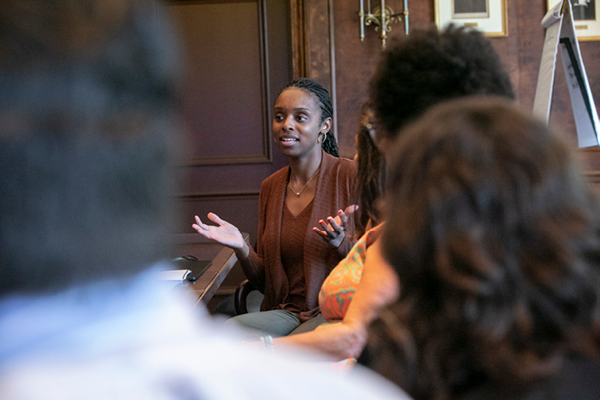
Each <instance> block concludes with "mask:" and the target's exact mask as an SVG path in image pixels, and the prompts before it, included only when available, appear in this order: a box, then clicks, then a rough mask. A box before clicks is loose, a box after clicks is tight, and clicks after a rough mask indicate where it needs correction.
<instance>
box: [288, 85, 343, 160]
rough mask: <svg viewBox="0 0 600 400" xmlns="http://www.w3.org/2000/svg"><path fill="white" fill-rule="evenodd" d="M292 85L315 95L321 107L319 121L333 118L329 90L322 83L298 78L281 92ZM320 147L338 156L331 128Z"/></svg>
mask: <svg viewBox="0 0 600 400" xmlns="http://www.w3.org/2000/svg"><path fill="white" fill-rule="evenodd" d="M292 87H295V88H298V89H302V90H304V91H305V92H307V93H310V94H312V95H313V96H314V97H315V99H316V100H317V102H318V104H319V107H320V108H321V121H320V123H323V121H325V119H326V118H332V119H333V103H332V102H331V96H329V92H328V91H327V89H325V88H324V87H323V85H321V84H320V83H319V82H317V81H314V80H312V79H309V78H298V79H294V80H293V81H291V82H290V83H288V84H287V85H286V86H285V87H284V88H283V89H281V91H282V92H283V91H284V90H286V89H289V88H292ZM321 147H323V150H325V152H326V153H329V154H331V155H332V156H334V157H339V156H340V152H339V148H338V144H337V141H336V140H335V136H333V133H331V130H329V131H327V133H326V135H325V140H324V141H323V143H321Z"/></svg>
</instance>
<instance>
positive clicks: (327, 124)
mask: <svg viewBox="0 0 600 400" xmlns="http://www.w3.org/2000/svg"><path fill="white" fill-rule="evenodd" d="M330 129H331V118H330V117H328V118H325V121H323V123H322V124H321V130H320V131H319V133H327V132H329V130H330Z"/></svg>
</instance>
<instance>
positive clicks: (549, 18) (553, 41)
mask: <svg viewBox="0 0 600 400" xmlns="http://www.w3.org/2000/svg"><path fill="white" fill-rule="evenodd" d="M542 26H543V27H544V28H546V39H545V42H544V50H543V53H542V62H541V64H540V73H539V75H538V82H537V89H536V92H535V100H534V102H533V113H534V114H535V115H537V116H538V117H540V118H544V119H545V121H548V119H549V118H550V108H551V103H552V89H553V86H554V71H555V68H556V53H557V49H558V47H559V44H560V54H561V59H562V63H563V67H564V70H565V76H566V78H567V85H568V87H569V95H570V97H571V106H572V107H573V116H574V117H575V126H576V128H577V142H578V144H579V147H590V146H598V145H599V144H600V139H599V138H598V134H599V132H598V128H599V127H600V122H599V121H598V112H597V111H596V104H595V103H594V98H593V97H592V92H591V90H590V84H589V82H588V78H587V75H586V73H585V68H584V66H583V61H582V60H581V52H580V51H579V42H578V41H577V36H576V34H575V27H574V24H573V15H572V8H571V2H570V0H563V1H561V3H559V4H557V5H556V6H554V7H553V8H552V9H551V10H549V11H548V12H547V13H546V15H545V16H544V18H543V19H542Z"/></svg>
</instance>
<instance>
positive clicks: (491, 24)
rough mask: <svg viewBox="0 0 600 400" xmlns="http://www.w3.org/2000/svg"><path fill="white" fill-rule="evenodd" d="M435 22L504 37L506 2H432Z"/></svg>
mask: <svg viewBox="0 0 600 400" xmlns="http://www.w3.org/2000/svg"><path fill="white" fill-rule="evenodd" d="M552 1H553V0H552ZM434 4H435V22H436V24H437V26H438V27H439V28H444V27H445V26H447V25H448V24H454V25H456V26H467V27H471V28H475V29H477V30H479V31H481V32H483V33H484V34H485V35H486V36H506V35H508V29H507V25H506V0H434Z"/></svg>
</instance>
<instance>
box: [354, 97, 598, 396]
mask: <svg viewBox="0 0 600 400" xmlns="http://www.w3.org/2000/svg"><path fill="white" fill-rule="evenodd" d="M576 158H577V157H576V155H575V154H573V152H572V151H571V150H570V149H569V147H568V146H567V144H566V143H565V142H564V141H563V140H562V139H561V137H559V136H558V135H556V134H555V133H553V132H552V131H551V130H550V129H549V128H548V127H547V125H546V124H545V123H543V122H542V121H537V120H535V119H534V118H532V117H531V116H530V115H528V114H525V113H523V112H522V111H520V110H519V109H517V108H516V107H515V106H514V105H513V103H508V102H505V101H504V100H500V99H497V98H487V99H485V98H470V99H463V100H456V101H454V102H451V103H447V104H444V105H440V106H439V107H436V108H435V109H434V110H431V111H430V112H428V113H427V114H426V115H425V116H424V117H423V118H422V119H420V120H419V122H417V123H416V124H414V125H412V126H410V127H408V128H407V129H405V130H404V131H403V133H402V135H401V137H400V139H399V141H398V142H397V143H396V147H395V149H394V151H393V159H394V161H393V163H392V166H391V174H392V176H391V180H390V186H389V188H388V190H389V191H388V196H387V203H386V204H387V213H386V215H387V222H386V225H385V227H384V231H383V233H382V236H381V238H380V240H379V241H378V243H382V246H383V251H384V253H383V254H384V256H385V258H386V259H387V260H388V261H389V262H390V264H391V265H392V266H393V268H394V270H395V271H396V273H397V275H398V278H399V279H400V281H401V282H402V291H401V292H400V297H399V299H398V300H397V301H396V302H395V303H394V304H393V305H391V306H389V307H388V308H387V309H384V310H382V311H381V312H380V318H379V319H378V320H376V321H375V322H374V323H373V325H372V326H371V329H370V330H369V341H368V346H367V349H366V351H365V353H363V358H361V362H363V363H365V364H366V365H368V366H370V367H371V368H373V369H374V370H376V371H377V372H379V373H380V374H382V375H383V376H385V377H387V378H388V379H390V380H392V381H393V382H395V383H397V384H398V385H399V386H401V387H402V388H403V389H404V390H406V391H407V392H408V393H409V394H410V395H411V396H413V397H414V398H415V399H504V398H511V399H557V400H560V399H598V398H600V385H598V384H597V382H598V381H599V380H600V358H599V357H600V206H599V203H598V201H597V199H596V197H595V196H594V193H593V192H592V189H591V188H590V186H589V184H588V183H587V182H586V178H585V176H583V174H582V172H581V170H580V169H579V166H578V163H577V162H576Z"/></svg>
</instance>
